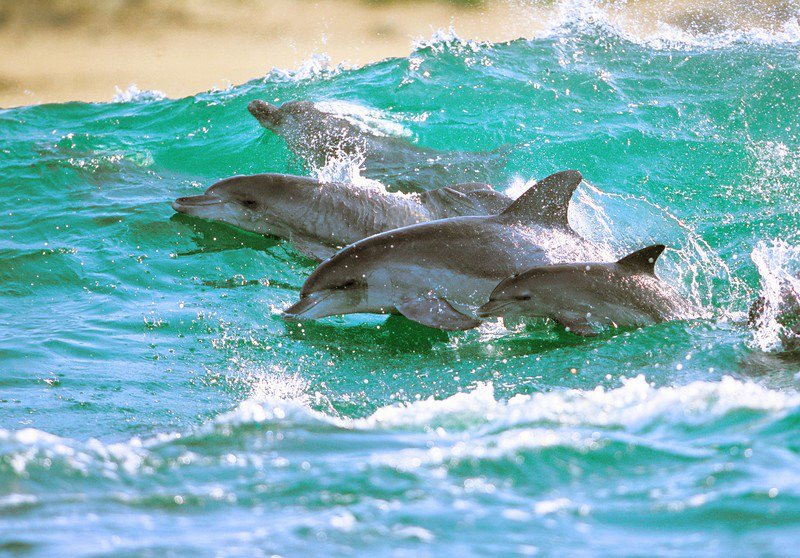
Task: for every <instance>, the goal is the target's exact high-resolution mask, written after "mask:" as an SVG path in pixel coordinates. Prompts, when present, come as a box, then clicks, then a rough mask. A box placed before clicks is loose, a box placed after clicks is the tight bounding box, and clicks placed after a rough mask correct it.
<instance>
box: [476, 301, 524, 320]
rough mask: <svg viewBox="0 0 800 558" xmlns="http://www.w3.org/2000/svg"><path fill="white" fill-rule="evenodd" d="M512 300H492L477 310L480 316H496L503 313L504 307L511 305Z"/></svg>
mask: <svg viewBox="0 0 800 558" xmlns="http://www.w3.org/2000/svg"><path fill="white" fill-rule="evenodd" d="M513 302H514V301H512V300H490V301H489V302H487V303H486V304H484V305H483V306H481V307H480V308H478V311H477V312H475V315H476V316H478V317H479V318H496V317H498V316H502V315H503V309H504V308H506V307H508V306H511V304H512V303H513Z"/></svg>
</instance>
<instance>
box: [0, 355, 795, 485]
mask: <svg viewBox="0 0 800 558" xmlns="http://www.w3.org/2000/svg"><path fill="white" fill-rule="evenodd" d="M254 378H255V380H254V383H253V388H252V393H251V395H250V396H249V397H247V398H246V399H245V400H243V401H242V402H241V403H240V404H239V405H237V406H236V407H235V408H234V409H232V410H231V411H229V412H226V413H223V414H221V415H219V416H217V417H216V418H215V419H213V420H212V421H210V422H209V423H208V424H205V425H203V426H200V427H198V428H197V429H195V430H194V431H191V432H189V433H185V434H179V433H173V434H164V435H159V436H156V437H153V438H149V439H144V440H142V439H139V438H133V439H131V440H129V441H128V442H123V443H113V444H106V443H103V442H100V441H98V440H93V439H92V440H88V441H77V440H71V439H68V438H61V437H58V436H54V435H52V434H48V433H46V432H42V431H40V430H34V429H30V428H28V429H24V430H18V431H10V430H0V457H2V462H4V463H6V464H7V466H10V468H11V469H12V470H13V471H14V472H15V473H16V474H17V475H19V476H22V477H25V476H28V475H29V474H30V472H31V471H30V468H31V467H32V466H33V467H35V468H38V469H48V470H49V469H51V468H53V469H59V470H63V469H66V470H70V471H73V472H76V473H78V474H80V475H82V476H87V477H89V476H102V477H105V478H109V479H119V478H120V477H121V476H122V475H134V474H148V473H152V472H153V471H154V470H156V469H157V468H159V467H161V466H163V465H164V464H165V463H166V458H164V457H161V456H160V450H161V448H163V447H169V446H171V445H173V444H181V443H183V442H184V440H187V439H188V440H191V439H193V438H197V437H199V438H202V437H205V436H208V435H209V434H217V435H218V434H221V435H230V434H232V433H234V432H236V431H237V430H238V429H241V428H242V427H246V426H249V425H260V424H271V425H275V426H278V425H280V426H281V427H283V428H291V427H292V426H297V425H303V426H305V427H307V428H311V429H319V428H322V429H329V428H333V429H342V430H366V431H373V432H380V431H396V430H403V431H419V432H421V433H425V435H426V436H430V435H431V434H432V435H435V436H436V437H438V438H441V439H442V440H443V441H447V442H448V443H447V444H445V445H444V446H434V447H432V448H431V449H413V450H401V451H399V452H398V451H393V452H390V453H378V454H376V455H375V456H373V459H372V460H373V461H376V462H378V463H384V464H386V465H391V466H394V467H409V468H414V467H418V466H421V465H424V464H428V465H436V464H441V463H444V462H447V461H449V460H452V459H460V458H466V457H469V458H479V459H480V458H487V459H491V458H494V457H499V456H506V455H510V454H512V453H515V452H517V451H519V450H521V449H526V448H541V447H548V446H554V445H568V446H570V447H576V448H578V449H583V450H587V449H588V450H591V449H592V448H594V447H599V446H598V444H602V443H604V442H603V439H604V435H603V434H602V430H603V429H609V430H611V431H617V430H619V429H623V430H625V431H627V432H630V433H636V432H643V431H644V432H646V431H647V428H648V427H649V426H650V425H652V424H653V423H662V424H664V425H679V424H683V425H687V424H688V425H704V424H707V423H712V422H713V421H715V420H716V419H718V418H719V417H721V416H724V415H725V414H727V413H729V412H731V411H734V410H737V409H750V410H754V411H763V412H766V413H772V414H776V415H777V416H778V417H780V416H783V415H784V414H786V413H787V412H791V411H793V410H796V408H797V407H798V406H800V394H798V393H796V392H794V391H777V390H771V389H768V388H766V387H764V386H761V385H759V384H756V383H753V382H749V381H740V380H736V379H733V378H730V377H725V378H722V379H721V380H720V381H716V382H706V381H697V382H692V383H689V384H686V385H682V386H668V387H654V386H653V385H651V384H650V383H649V382H647V380H646V379H645V378H644V376H637V377H634V378H630V379H624V380H622V383H621V386H620V387H617V388H614V389H605V388H603V387H597V388H594V389H590V390H578V389H572V390H565V391H552V392H547V393H538V394H533V395H517V396H514V397H512V398H511V399H509V400H504V399H499V398H497V397H496V396H495V393H494V387H493V385H492V384H491V383H479V384H477V385H476V386H475V388H474V389H472V390H471V391H468V392H463V393H457V394H455V395H452V396H450V397H447V398H445V399H434V398H429V399H424V400H421V401H415V402H412V403H407V404H395V405H389V406H385V407H381V408H379V409H378V410H376V411H375V412H374V413H372V414H371V415H370V416H368V417H365V418H347V417H340V416H337V415H336V414H335V413H334V412H333V411H332V410H330V411H328V412H323V411H320V410H318V409H319V408H320V407H326V404H325V403H326V402H325V401H324V400H323V401H321V400H320V398H321V397H322V396H320V395H319V394H311V393H309V392H308V389H309V384H308V383H307V382H306V381H305V380H304V379H303V378H301V377H300V376H298V375H294V374H287V373H286V372H284V371H280V370H278V371H270V372H266V373H265V374H264V375H263V377H261V375H259V374H257V375H255V376H254ZM581 426H585V427H589V428H590V429H592V431H591V432H589V433H584V434H579V433H577V432H576V431H575V430H574V429H575V427H581ZM170 451H172V450H170ZM168 453H169V452H168ZM175 459H177V461H176V462H175V463H176V465H187V464H190V463H192V462H193V461H194V458H193V457H192V455H191V454H190V453H187V452H183V453H181V454H180V455H179V456H178V457H177V458H175ZM170 462H171V461H170Z"/></svg>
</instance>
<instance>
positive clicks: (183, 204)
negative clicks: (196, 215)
mask: <svg viewBox="0 0 800 558" xmlns="http://www.w3.org/2000/svg"><path fill="white" fill-rule="evenodd" d="M220 203H222V200H221V199H220V198H218V197H216V196H209V195H208V194H200V195H199V196H186V197H183V198H178V199H176V200H175V201H174V202H172V209H174V210H175V211H177V212H178V213H187V214H190V215H191V214H192V209H193V208H202V207H208V206H212V205H218V204H220Z"/></svg>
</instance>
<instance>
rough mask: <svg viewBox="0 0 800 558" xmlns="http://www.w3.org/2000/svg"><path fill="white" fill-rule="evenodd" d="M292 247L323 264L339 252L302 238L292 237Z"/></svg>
mask: <svg viewBox="0 0 800 558" xmlns="http://www.w3.org/2000/svg"><path fill="white" fill-rule="evenodd" d="M291 243H292V246H294V247H295V249H296V250H297V251H298V252H300V253H301V254H303V255H304V256H305V257H307V258H309V259H311V260H316V261H318V262H322V261H325V260H327V259H328V258H330V257H331V256H333V255H334V254H335V253H336V252H338V251H339V248H334V247H333V246H326V245H324V244H320V243H319V242H314V241H313V240H308V239H306V238H303V237H301V236H292V238H291Z"/></svg>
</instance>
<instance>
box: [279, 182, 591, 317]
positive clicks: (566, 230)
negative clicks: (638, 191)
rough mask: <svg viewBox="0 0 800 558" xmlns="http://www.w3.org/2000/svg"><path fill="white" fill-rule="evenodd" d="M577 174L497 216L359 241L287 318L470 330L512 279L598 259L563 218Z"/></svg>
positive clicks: (323, 272)
mask: <svg viewBox="0 0 800 558" xmlns="http://www.w3.org/2000/svg"><path fill="white" fill-rule="evenodd" d="M581 179H582V177H581V174H580V173H579V172H578V171H564V172H559V173H556V174H554V175H551V176H549V177H547V178H545V179H544V180H542V181H541V182H539V183H538V184H537V185H535V186H533V187H532V188H531V189H529V190H528V191H527V192H525V193H524V194H523V195H522V196H521V197H520V198H519V199H518V200H517V201H515V202H514V203H513V204H512V205H511V206H510V207H509V208H508V209H506V210H505V211H504V212H503V213H501V214H500V215H495V216H482V217H454V218H451V219H443V220H440V221H433V222H430V223H422V224H419V225H412V226H408V227H404V228H401V229H397V230H393V231H389V232H385V233H381V234H378V235H375V236H371V237H369V238H366V239H364V240H361V241H359V242H356V243H355V244H352V245H350V246H348V247H347V248H345V249H344V250H342V251H341V252H339V253H338V254H336V255H335V256H333V257H332V258H330V259H329V260H327V261H325V262H323V263H322V264H320V266H319V267H317V269H316V270H315V271H314V272H313V273H312V274H311V276H310V277H309V278H308V279H307V280H306V282H305V284H304V285H303V288H302V290H301V292H300V301H299V302H297V303H296V304H295V305H294V306H292V307H291V308H289V309H287V310H286V311H285V316H286V317H287V318H289V319H316V318H322V317H325V316H331V315H334V314H352V313H361V312H371V313H383V312H394V311H397V312H399V313H401V314H403V315H404V316H405V317H407V318H409V319H411V320H414V321H417V322H419V323H421V324H424V325H427V326H430V327H435V328H438V329H444V330H463V329H469V328H472V327H475V326H477V325H478V324H479V323H480V322H479V320H477V319H476V317H475V316H474V313H473V310H474V309H475V308H476V307H477V306H479V305H480V304H483V303H484V302H486V301H487V300H488V298H489V293H491V292H492V289H494V287H495V286H497V283H498V282H500V281H501V280H502V279H504V278H506V277H508V276H509V275H512V274H514V273H520V272H522V271H524V270H526V269H529V268H531V267H533V266H535V265H542V264H547V263H551V262H552V261H575V259H577V260H584V259H587V258H590V257H598V254H599V250H598V249H597V248H596V247H595V246H594V245H592V244H591V243H589V242H587V241H586V240H584V239H582V238H581V237H580V236H578V235H577V233H575V232H574V231H573V230H572V229H571V228H570V226H569V224H568V222H567V206H568V204H569V200H570V198H571V197H572V193H573V192H574V191H575V188H576V187H577V186H578V184H579V183H580V182H581ZM600 257H602V256H600Z"/></svg>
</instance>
